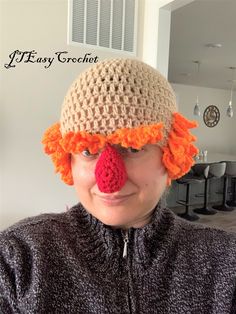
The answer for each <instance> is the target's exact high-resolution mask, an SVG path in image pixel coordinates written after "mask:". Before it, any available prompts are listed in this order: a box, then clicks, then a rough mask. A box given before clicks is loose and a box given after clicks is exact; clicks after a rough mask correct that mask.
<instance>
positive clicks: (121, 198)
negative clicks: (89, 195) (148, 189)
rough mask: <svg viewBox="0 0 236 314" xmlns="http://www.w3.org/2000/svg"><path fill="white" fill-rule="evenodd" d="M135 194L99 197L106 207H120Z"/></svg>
mask: <svg viewBox="0 0 236 314" xmlns="http://www.w3.org/2000/svg"><path fill="white" fill-rule="evenodd" d="M132 195H133V194H128V195H116V196H114V195H106V196H104V195H97V197H98V198H99V199H100V200H101V201H102V202H103V203H104V204H106V205H119V204H121V203H123V202H125V201H126V200H127V199H128V198H129V197H131V196H132Z"/></svg>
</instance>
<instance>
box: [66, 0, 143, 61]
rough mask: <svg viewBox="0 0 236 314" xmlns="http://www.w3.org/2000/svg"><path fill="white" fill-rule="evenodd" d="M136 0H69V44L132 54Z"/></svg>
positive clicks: (135, 32)
mask: <svg viewBox="0 0 236 314" xmlns="http://www.w3.org/2000/svg"><path fill="white" fill-rule="evenodd" d="M137 15H138V0H69V25H68V26H69V32H68V35H69V44H80V45H81V44H83V45H88V46H93V47H94V46H96V47H100V48H105V49H112V50H116V51H117V50H119V51H123V52H127V53H129V54H133V55H136V38H137Z"/></svg>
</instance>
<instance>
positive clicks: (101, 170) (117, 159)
mask: <svg viewBox="0 0 236 314" xmlns="http://www.w3.org/2000/svg"><path fill="white" fill-rule="evenodd" d="M95 177H96V181H97V185H98V188H99V190H100V191H101V192H104V193H113V192H116V191H120V190H121V188H122V187H123V186H124V184H125V182H126V180H127V173H126V169H125V163H124V161H123V159H122V157H121V156H120V154H119V153H118V152H117V150H116V149H115V148H114V147H112V146H110V145H107V146H106V148H105V150H104V151H103V152H102V154H101V156H100V157H99V159H98V161H97V164H96V168H95Z"/></svg>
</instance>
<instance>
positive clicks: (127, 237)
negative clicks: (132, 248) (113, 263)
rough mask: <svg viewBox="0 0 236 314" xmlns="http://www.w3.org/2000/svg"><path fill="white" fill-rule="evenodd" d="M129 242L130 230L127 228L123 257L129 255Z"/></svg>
mask: <svg viewBox="0 0 236 314" xmlns="http://www.w3.org/2000/svg"><path fill="white" fill-rule="evenodd" d="M128 243H129V232H128V230H125V236H124V249H123V258H126V257H127V255H128Z"/></svg>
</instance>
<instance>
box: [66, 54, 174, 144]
mask: <svg viewBox="0 0 236 314" xmlns="http://www.w3.org/2000/svg"><path fill="white" fill-rule="evenodd" d="M176 111H177V107H176V101H175V96H174V92H173V90H172V88H171V86H170V84H169V83H168V82H167V80H166V79H165V78H164V77H163V76H162V75H161V74H160V73H159V72H157V71H156V70H154V69H153V68H152V67H150V66H149V65H147V64H145V63H143V62H141V61H139V60H135V59H112V60H105V61H103V62H100V63H98V64H96V65H95V66H94V67H91V68H90V69H88V70H87V71H85V72H84V73H82V74H81V75H80V76H79V77H78V78H77V79H76V80H75V81H74V83H73V84H72V86H71V87H70V89H69V90H68V92H67V95H66V97H65V99H64V102H63V106H62V112H61V120H60V124H61V127H60V130H61V133H62V135H65V134H66V133H68V132H69V131H72V132H78V131H86V132H89V133H90V134H96V133H102V134H104V135H108V134H111V133H113V132H115V131H116V130H117V129H121V128H135V127H139V126H141V125H145V126H147V125H152V124H157V123H159V122H163V124H164V127H163V133H164V137H163V140H161V142H160V145H164V144H165V143H166V140H167V136H168V133H169V131H170V128H171V124H172V114H173V113H174V112H176Z"/></svg>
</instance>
